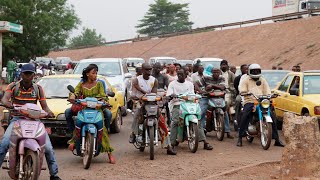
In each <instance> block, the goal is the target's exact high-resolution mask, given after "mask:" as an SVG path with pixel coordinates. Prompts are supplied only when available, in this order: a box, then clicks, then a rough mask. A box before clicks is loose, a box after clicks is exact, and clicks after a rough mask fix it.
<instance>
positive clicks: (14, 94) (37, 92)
mask: <svg viewBox="0 0 320 180" xmlns="http://www.w3.org/2000/svg"><path fill="white" fill-rule="evenodd" d="M20 82H21V81H18V82H16V84H15V89H14V92H13V99H14V97H16V96H17V95H18V93H19V92H18V91H19V88H20ZM32 87H33V89H34V91H35V94H36V96H37V100H38V99H39V86H38V85H37V84H35V83H32Z"/></svg>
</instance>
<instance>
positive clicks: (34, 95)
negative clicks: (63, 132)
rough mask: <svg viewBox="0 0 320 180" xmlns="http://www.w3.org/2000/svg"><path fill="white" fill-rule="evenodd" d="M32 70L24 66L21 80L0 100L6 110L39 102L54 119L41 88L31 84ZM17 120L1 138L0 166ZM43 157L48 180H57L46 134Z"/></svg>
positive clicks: (11, 86)
mask: <svg viewBox="0 0 320 180" xmlns="http://www.w3.org/2000/svg"><path fill="white" fill-rule="evenodd" d="M34 70H35V67H34V66H33V65H32V64H25V65H23V66H22V67H21V78H22V80H21V81H19V82H17V83H15V82H13V83H11V84H9V85H8V87H7V89H6V92H5V94H4V97H3V98H2V103H3V104H4V105H5V106H6V107H8V108H13V104H20V105H23V104H26V103H34V104H37V101H39V102H40V105H41V107H42V109H43V110H44V111H46V112H47V113H48V117H54V114H53V113H52V111H51V110H50V108H49V107H48V105H47V102H46V98H45V93H44V91H43V89H42V87H41V86H39V85H37V84H34V83H33V82H32V80H33V77H34V74H35V72H34ZM16 88H18V89H16ZM35 88H38V89H35ZM18 119H19V117H17V116H13V118H12V120H11V121H10V124H9V126H8V128H7V130H6V132H5V134H4V136H3V139H2V143H1V144H0V165H1V164H2V162H3V160H4V158H5V155H6V153H7V151H8V149H9V144H10V136H11V132H12V129H13V125H14V123H13V122H14V121H17V120H18ZM45 157H46V160H47V164H48V167H49V172H50V180H59V179H60V178H59V176H58V165H57V162H56V157H55V154H54V151H53V147H52V144H51V141H50V138H49V136H48V134H46V145H45Z"/></svg>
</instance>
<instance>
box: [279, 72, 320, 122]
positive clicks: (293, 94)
mask: <svg viewBox="0 0 320 180" xmlns="http://www.w3.org/2000/svg"><path fill="white" fill-rule="evenodd" d="M274 93H277V94H279V95H280V96H278V97H277V98H275V99H274V102H275V111H276V115H277V117H279V118H280V119H282V118H283V115H284V113H285V112H291V113H294V114H297V115H304V116H317V117H318V120H319V119H320V70H317V71H304V72H291V73H289V74H287V76H286V77H285V78H284V79H283V80H282V82H280V83H279V84H278V86H277V87H276V88H275V89H274Z"/></svg>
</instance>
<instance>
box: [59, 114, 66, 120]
mask: <svg viewBox="0 0 320 180" xmlns="http://www.w3.org/2000/svg"><path fill="white" fill-rule="evenodd" d="M57 120H59V121H63V120H66V116H65V114H59V115H58V116H57Z"/></svg>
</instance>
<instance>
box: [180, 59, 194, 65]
mask: <svg viewBox="0 0 320 180" xmlns="http://www.w3.org/2000/svg"><path fill="white" fill-rule="evenodd" d="M177 63H179V64H180V65H181V66H185V65H187V64H192V60H180V61H177Z"/></svg>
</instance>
